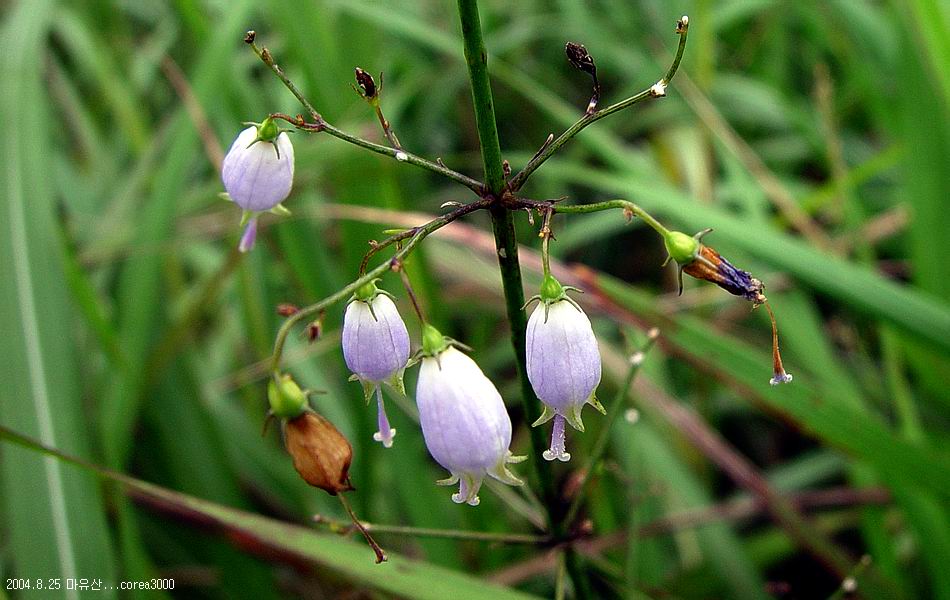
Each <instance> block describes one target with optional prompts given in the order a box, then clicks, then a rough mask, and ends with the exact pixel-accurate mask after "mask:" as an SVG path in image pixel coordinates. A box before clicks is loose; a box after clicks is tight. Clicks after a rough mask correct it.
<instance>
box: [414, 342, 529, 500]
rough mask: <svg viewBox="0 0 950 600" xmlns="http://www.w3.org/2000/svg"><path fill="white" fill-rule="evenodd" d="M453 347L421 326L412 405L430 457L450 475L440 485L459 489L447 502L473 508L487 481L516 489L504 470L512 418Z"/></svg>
mask: <svg viewBox="0 0 950 600" xmlns="http://www.w3.org/2000/svg"><path fill="white" fill-rule="evenodd" d="M455 344H456V342H453V341H452V340H449V339H448V338H445V337H443V336H442V334H441V333H439V332H438V330H436V329H435V328H434V327H432V326H431V325H428V324H426V325H425V327H424V329H423V337H422V346H423V349H422V360H421V362H422V365H421V367H420V369H419V380H418V383H417V385H416V404H417V405H418V407H419V420H420V422H421V424H422V435H423V437H425V441H426V447H427V448H428V449H429V454H431V455H432V458H434V459H435V461H436V462H437V463H439V464H440V465H442V466H443V467H444V468H445V469H446V470H447V471H448V472H449V473H450V475H451V476H450V477H449V478H448V479H443V480H441V481H439V482H438V483H439V485H454V484H456V483H459V491H458V493H457V494H453V495H452V500H453V501H454V502H456V503H459V504H461V503H462V502H466V503H468V504H470V505H471V506H477V505H478V502H479V499H478V490H479V488H480V487H481V485H482V480H484V478H485V476H486V475H489V476H491V477H494V478H495V479H497V480H499V481H501V482H504V483H507V484H509V485H521V484H522V482H521V480H520V479H518V478H517V477H515V476H514V475H513V474H512V473H511V471H509V470H508V466H507V465H508V464H509V463H514V462H520V461H522V460H524V458H525V457H516V456H512V454H511V451H510V450H509V449H508V447H509V446H510V445H511V418H510V417H509V416H508V411H507V410H506V409H505V403H504V402H503V401H502V399H501V395H500V394H499V393H498V390H497V389H496V388H495V385H494V384H493V383H492V382H491V381H490V380H489V379H488V378H487V377H485V374H484V373H482V370H481V369H480V368H478V365H477V364H475V361H473V360H472V359H471V358H469V357H468V356H467V355H466V354H464V353H463V352H462V351H461V350H459V349H458V348H456V347H455Z"/></svg>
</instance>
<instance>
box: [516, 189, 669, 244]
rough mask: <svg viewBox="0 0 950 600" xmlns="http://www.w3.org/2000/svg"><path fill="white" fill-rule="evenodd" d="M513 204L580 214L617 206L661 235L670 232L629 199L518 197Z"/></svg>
mask: <svg viewBox="0 0 950 600" xmlns="http://www.w3.org/2000/svg"><path fill="white" fill-rule="evenodd" d="M513 203H514V205H515V206H517V207H518V208H522V209H535V210H539V211H552V212H555V213H562V214H571V215H580V214H587V213H594V212H601V211H604V210H612V209H615V208H619V209H621V210H623V211H624V212H625V213H627V214H629V215H630V216H632V217H639V218H640V219H642V220H643V222H644V223H646V224H647V225H649V226H650V227H651V228H652V229H653V230H654V231H656V232H657V233H659V234H660V235H662V236H666V235H667V234H669V233H670V230H669V229H667V228H666V227H665V226H664V225H663V224H662V223H660V222H659V221H657V220H656V219H655V218H654V217H653V215H651V214H650V213H648V212H647V211H645V210H643V208H641V207H640V206H639V205H638V204H636V203H633V202H630V201H629V200H604V201H603V202H594V203H591V204H556V203H554V202H551V201H549V200H526V199H520V198H519V199H518V200H514V201H513Z"/></svg>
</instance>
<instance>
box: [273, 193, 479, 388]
mask: <svg viewBox="0 0 950 600" xmlns="http://www.w3.org/2000/svg"><path fill="white" fill-rule="evenodd" d="M488 206H489V201H488V200H485V199H480V200H476V201H474V202H470V203H469V204H466V205H464V206H460V207H459V208H457V209H455V210H453V211H452V212H450V213H448V214H445V215H442V216H441V217H438V218H435V219H432V220H431V221H429V222H428V223H426V224H425V225H420V226H419V227H417V228H415V229H414V230H413V234H412V236H411V237H410V238H409V241H408V242H406V244H405V245H404V246H403V247H402V248H401V249H400V250H399V251H398V252H396V254H395V255H394V256H393V258H392V260H390V261H387V262H384V263H382V264H381V265H379V266H377V267H376V268H374V269H372V270H371V271H369V272H368V273H366V274H365V275H362V276H361V277H359V278H358V279H356V280H355V281H353V282H351V283H350V284H349V285H347V286H346V287H344V288H343V289H341V290H338V291H337V292H334V293H333V294H331V295H329V296H327V297H326V298H324V299H323V300H321V301H319V302H317V303H315V304H311V305H310V306H305V307H303V308H301V309H300V310H298V311H297V312H296V313H294V314H293V316H291V317H289V318H288V319H287V320H286V321H284V323H283V325H281V326H280V329H279V330H278V331H277V339H276V340H275V341H274V352H273V354H272V355H271V361H270V363H271V364H270V367H271V370H272V371H275V372H276V371H278V370H279V369H280V359H281V357H282V356H283V353H284V344H286V342H287V336H288V335H290V331H291V330H292V329H293V328H294V325H296V324H297V323H300V322H302V321H304V320H305V319H307V318H308V317H309V316H310V315H313V314H316V313H318V312H320V311H321V310H324V309H325V308H327V307H328V306H330V305H332V304H335V303H336V302H339V301H341V300H344V299H345V298H348V297H349V296H350V294H352V293H353V292H355V291H356V290H357V289H359V288H360V287H361V286H363V285H365V284H367V283H369V282H370V281H372V280H373V279H376V278H377V277H381V276H382V275H383V274H384V273H385V272H386V271H388V270H390V269H391V268H392V264H393V261H396V262H399V261H401V260H402V259H403V258H405V257H406V256H407V255H408V254H409V253H410V252H412V251H413V249H414V248H415V247H416V245H418V244H419V242H421V241H422V240H424V239H425V238H426V236H428V235H429V234H430V233H432V232H433V231H436V230H437V229H439V228H440V227H443V226H445V225H448V224H449V223H451V222H452V221H454V220H456V219H458V218H459V217H462V216H464V215H467V214H468V213H470V212H474V211H476V210H479V209H482V208H488Z"/></svg>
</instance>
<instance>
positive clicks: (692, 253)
mask: <svg viewBox="0 0 950 600" xmlns="http://www.w3.org/2000/svg"><path fill="white" fill-rule="evenodd" d="M710 231H712V230H711V229H706V230H704V231H701V232H699V233H697V234H696V235H694V236H689V235H686V234H685V233H681V232H679V231H670V232H667V234H666V235H664V242H665V244H666V250H667V252H669V255H670V256H669V257H670V259H673V260H675V261H676V262H677V264H678V265H679V267H680V281H679V291H680V293H683V279H682V277H683V276H682V274H683V273H686V274H687V275H690V276H692V277H695V278H696V279H704V280H706V281H709V282H712V283H715V284H716V285H718V286H719V287H721V288H722V289H724V290H726V291H727V292H729V293H730V294H734V295H736V296H742V297H743V298H745V299H746V300H748V301H750V302H752V303H753V304H755V305H756V306H758V305H759V304H762V303H764V302H765V300H766V298H765V293H764V292H765V286H764V285H763V284H762V282H761V281H759V280H758V279H756V278H755V277H753V276H752V275H751V274H749V273H748V272H747V271H743V270H742V269H739V268H736V267H735V266H733V264H732V263H730V262H729V261H728V260H726V259H725V258H723V257H722V256H720V254H719V253H718V252H716V251H715V250H714V249H712V248H710V247H709V246H706V245H704V244H703V243H702V238H703V236H704V235H706V234H707V233H709V232H710Z"/></svg>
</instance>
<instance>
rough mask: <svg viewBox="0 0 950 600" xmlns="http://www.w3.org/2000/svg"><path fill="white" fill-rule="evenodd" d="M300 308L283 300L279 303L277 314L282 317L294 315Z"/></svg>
mask: <svg viewBox="0 0 950 600" xmlns="http://www.w3.org/2000/svg"><path fill="white" fill-rule="evenodd" d="M299 310H300V309H299V308H297V306H296V305H294V304H288V303H286V302H282V303H281V304H278V305H277V314H278V315H280V316H282V317H292V316H294V315H295V314H297V311H299Z"/></svg>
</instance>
